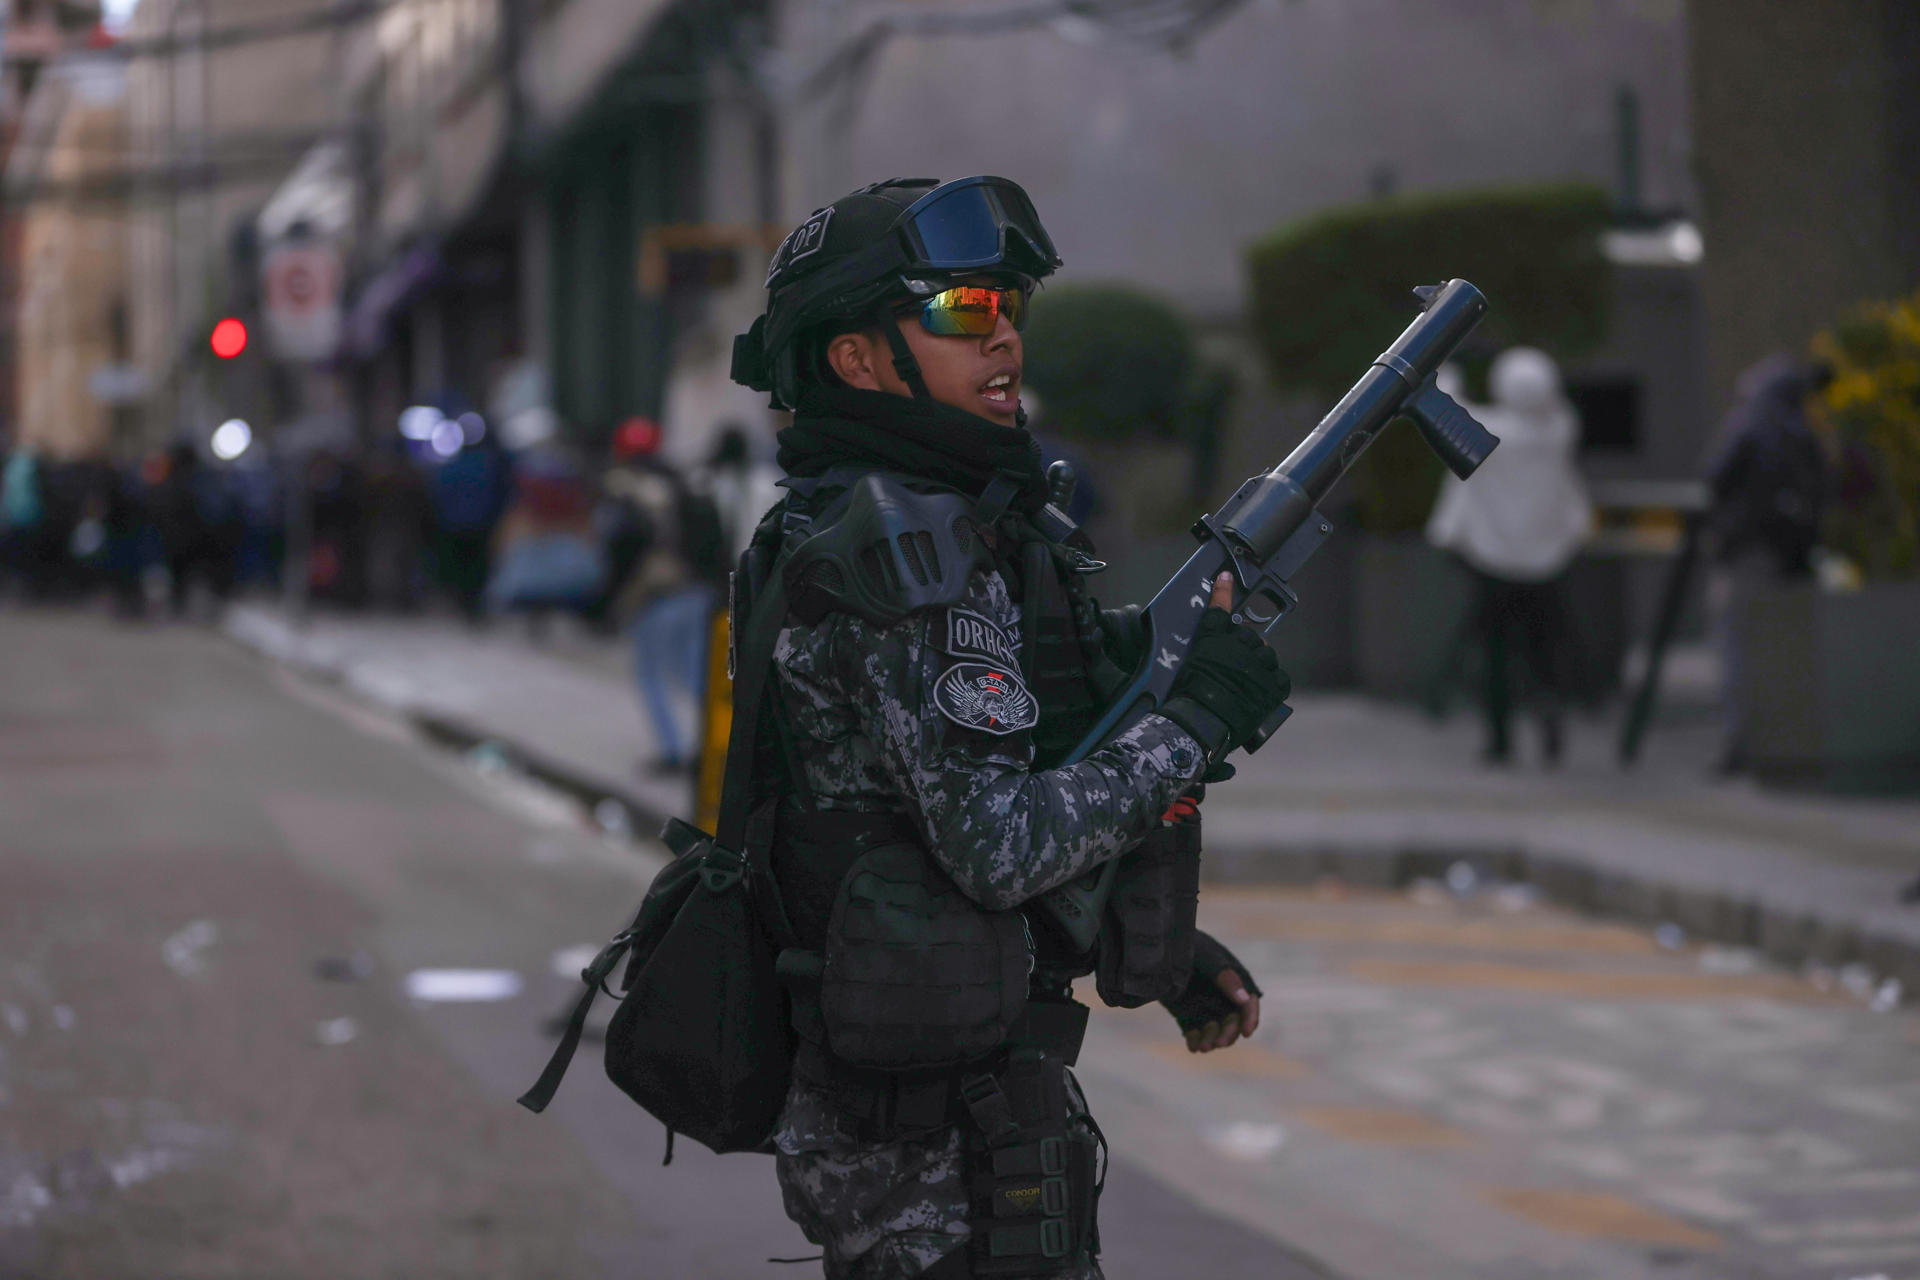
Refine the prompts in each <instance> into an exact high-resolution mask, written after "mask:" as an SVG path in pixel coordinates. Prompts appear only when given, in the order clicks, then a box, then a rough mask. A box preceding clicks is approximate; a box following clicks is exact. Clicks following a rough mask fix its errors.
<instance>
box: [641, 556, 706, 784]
mask: <svg viewBox="0 0 1920 1280" xmlns="http://www.w3.org/2000/svg"><path fill="white" fill-rule="evenodd" d="M716 594H717V593H716V592H715V591H714V589H713V588H712V587H710V586H691V587H682V588H680V589H679V590H677V591H672V592H669V593H667V594H666V595H662V596H657V597H655V598H654V599H653V600H651V601H649V602H648V603H647V605H646V607H644V608H643V609H641V610H640V615H639V617H637V618H635V619H634V620H633V675H634V680H635V681H636V682H637V683H638V684H639V686H640V698H641V701H642V702H644V703H645V704H646V708H647V713H648V715H650V716H651V717H652V718H653V731H654V736H655V738H656V739H657V740H658V742H659V744H660V758H661V760H663V761H664V762H666V763H669V764H676V765H684V764H688V763H691V761H692V759H693V751H694V748H695V745H696V744H694V743H693V742H692V741H691V739H692V738H693V736H694V731H693V730H692V729H686V730H683V729H682V728H681V727H680V723H679V715H678V712H677V710H676V709H675V707H674V705H673V696H672V694H671V692H670V690H671V689H673V688H679V689H684V690H686V692H687V693H688V694H690V695H692V697H693V702H694V705H695V706H696V707H698V706H699V705H700V701H701V699H702V698H703V697H705V695H706V691H707V641H708V637H709V635H710V633H711V631H712V622H713V604H714V598H715V596H716ZM696 714H697V713H696Z"/></svg>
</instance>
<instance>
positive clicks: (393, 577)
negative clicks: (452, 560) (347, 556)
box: [367, 440, 433, 613]
mask: <svg viewBox="0 0 1920 1280" xmlns="http://www.w3.org/2000/svg"><path fill="white" fill-rule="evenodd" d="M432 531H433V501H432V499H431V498H430V497H429V496H428V493H427V481H426V477H425V476H423V475H422V474H421V473H420V468H419V467H418V466H417V465H416V464H415V463H414V461H413V459H412V458H410V457H408V456H407V452H406V450H405V449H404V448H402V447H401V444H400V442H399V441H398V440H388V441H386V442H384V443H383V444H382V445H380V446H378V447H376V448H375V449H374V450H373V453H372V456H371V457H370V458H369V459H368V461H367V590H368V593H369V595H370V596H371V598H372V601H373V603H374V605H375V606H376V607H379V608H385V609H392V610H395V611H397V612H400V613H411V612H413V611H414V610H415V609H416V608H418V607H419V604H420V586H421V576H422V563H423V559H424V552H425V547H426V543H427V539H428V537H430V536H431V534H432Z"/></svg>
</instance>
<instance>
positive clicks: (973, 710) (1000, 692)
mask: <svg viewBox="0 0 1920 1280" xmlns="http://www.w3.org/2000/svg"><path fill="white" fill-rule="evenodd" d="M933 704H934V705H935V706H936V707H939V708H940V714H941V715H943V716H945V717H946V718H947V719H949V720H951V721H953V722H954V723H955V724H958V725H964V726H966V727H967V728H969V729H980V730H983V731H984V732H987V733H997V734H1003V735H1004V734H1009V733H1018V732H1020V731H1021V730H1022V729H1031V728H1033V726H1034V725H1036V724H1038V723H1039V722H1040V707H1039V704H1038V703H1036V702H1035V701H1034V700H1033V695H1032V694H1031V693H1028V692H1027V686H1025V685H1024V684H1021V683H1020V677H1019V675H1018V674H1017V673H1015V672H1014V671H1012V670H1011V669H1009V668H1008V667H1004V666H989V665H988V664H986V663H984V662H959V663H955V664H954V665H953V666H951V667H948V668H947V669H946V670H945V671H944V672H942V673H941V676H940V678H939V679H938V680H936V681H934V683H933Z"/></svg>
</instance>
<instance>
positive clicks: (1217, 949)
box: [1160, 929, 1261, 1053]
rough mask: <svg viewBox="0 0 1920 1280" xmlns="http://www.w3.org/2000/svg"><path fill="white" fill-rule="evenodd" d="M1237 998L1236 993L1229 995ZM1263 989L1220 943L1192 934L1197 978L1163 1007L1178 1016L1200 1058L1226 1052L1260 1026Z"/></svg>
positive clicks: (1195, 933)
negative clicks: (1221, 1050) (1236, 1041)
mask: <svg viewBox="0 0 1920 1280" xmlns="http://www.w3.org/2000/svg"><path fill="white" fill-rule="evenodd" d="M1230 993H1237V994H1230ZM1260 995H1261V991H1260V986H1259V984H1258V983H1256V982H1255V981H1254V980H1253V975H1252V974H1251V973H1249V972H1247V967H1246V966H1245V965H1243V964H1241V963H1240V961H1239V960H1238V959H1236V958H1235V957H1234V954H1233V952H1231V951H1229V950H1227V949H1226V947H1224V946H1222V945H1221V944H1220V942H1219V940H1218V939H1216V938H1214V937H1212V936H1211V935H1209V934H1205V933H1202V932H1200V931H1199V930H1198V929H1196V930H1194V933H1193V978H1192V980H1191V981H1190V982H1188V983H1187V987H1186V990H1184V991H1182V992H1180V994H1178V995H1174V996H1168V997H1167V998H1166V999H1164V1000H1162V1001H1161V1002H1160V1003H1161V1004H1164V1005H1165V1006H1166V1007H1167V1011H1168V1012H1169V1013H1171V1014H1173V1018H1174V1021H1175V1022H1178V1023H1179V1024H1180V1030H1181V1032H1182V1033H1184V1034H1185V1036H1186V1038H1187V1048H1188V1049H1191V1050H1192V1051H1194V1052H1195V1053H1205V1052H1207V1050H1209V1049H1224V1048H1226V1047H1227V1046H1228V1045H1230V1044H1232V1043H1233V1042H1234V1041H1235V1040H1238V1039H1240V1038H1241V1037H1242V1036H1250V1035H1252V1034H1253V1032H1254V1029H1255V1028H1256V1027H1258V1026H1259V1025H1260Z"/></svg>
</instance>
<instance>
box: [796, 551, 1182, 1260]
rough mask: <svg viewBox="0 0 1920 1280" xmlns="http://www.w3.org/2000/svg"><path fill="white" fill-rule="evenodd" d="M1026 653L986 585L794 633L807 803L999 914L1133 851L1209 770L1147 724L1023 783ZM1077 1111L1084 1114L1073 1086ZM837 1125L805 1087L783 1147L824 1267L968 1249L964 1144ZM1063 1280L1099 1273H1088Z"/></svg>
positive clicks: (1163, 722)
mask: <svg viewBox="0 0 1920 1280" xmlns="http://www.w3.org/2000/svg"><path fill="white" fill-rule="evenodd" d="M954 611H959V612H960V614H961V615H962V619H961V621H962V623H963V624H965V626H964V629H957V628H956V622H955V619H954V617H953V616H952V615H953V613H954ZM982 621H984V622H985V623H987V624H990V626H991V628H993V629H996V630H997V633H998V634H997V635H995V634H994V633H993V632H992V631H989V632H986V633H985V639H986V641H987V643H985V644H979V643H975V644H974V645H973V646H972V647H969V646H967V645H965V644H956V643H955V641H954V636H955V635H956V634H965V635H969V636H973V637H974V638H975V639H976V641H977V640H978V639H980V638H981V637H982V632H981V630H980V628H979V626H978V625H977V624H978V623H980V622H982ZM1019 643H1020V614H1019V609H1018V607H1017V606H1016V605H1015V604H1014V603H1013V600H1012V598H1011V597H1010V595H1009V592H1008V589H1007V584H1006V582H1005V580H1004V579H1003V578H1002V576H1001V575H1000V573H999V572H998V571H996V570H991V569H977V570H976V571H975V572H974V574H973V575H972V578H971V580H970V582H969V583H968V589H967V594H966V597H965V599H964V600H963V601H962V602H961V603H960V604H958V605H954V606H950V607H943V608H934V609H928V610H924V611H922V612H920V613H918V614H915V615H913V616H910V617H908V618H907V619H905V620H904V621H902V622H900V623H898V624H896V625H893V626H887V627H881V626H875V625H873V624H871V623H868V622H865V621H862V620H861V619H860V618H858V617H855V616H853V615H851V614H847V613H830V614H828V615H827V616H826V617H824V618H823V619H822V620H821V621H820V622H819V623H817V624H816V625H812V626H807V625H800V624H797V623H796V624H793V625H790V626H788V627H787V628H786V629H785V630H784V631H783V632H782V633H781V636H780V639H779V642H778V645H777V647H776V649H775V656H774V662H775V668H776V677H777V687H778V691H779V696H780V697H781V698H782V699H783V701H784V704H785V707H786V709H787V712H788V719H789V722H790V724H791V726H792V731H793V733H794V735H795V737H796V738H797V739H798V747H799V749H798V751H797V752H796V753H795V755H796V756H797V758H798V759H799V760H800V761H802V762H803V767H804V768H805V770H806V773H807V778H806V781H807V784H808V790H809V791H810V793H811V795H812V797H813V799H814V802H815V803H816V804H817V805H818V806H819V807H820V808H822V809H837V810H853V811H863V812H885V813H898V814H902V815H904V816H905V817H906V818H907V819H908V820H910V821H911V822H912V823H913V824H914V826H915V827H916V828H917V829H918V830H919V831H920V833H921V834H922V836H923V837H924V839H925V841H926V844H927V847H928V849H930V850H931V851H932V855H933V858H934V860H935V861H936V862H937V863H938V864H939V865H940V867H941V868H942V869H943V870H945V871H946V872H947V874H949V875H950V876H952V877H953V879H954V881H955V882H956V883H957V884H958V885H959V886H960V888H961V890H962V891H963V892H965V893H966V894H967V895H968V896H969V897H971V898H973V899H974V900H975V901H977V902H979V903H980V904H981V905H983V906H985V907H987V908H989V909H993V910H1004V909H1009V908H1013V907H1016V906H1018V905H1019V904H1021V903H1023V902H1025V901H1027V900H1028V899H1029V898H1032V897H1034V896H1035V895H1036V894H1040V893H1043V892H1045V891H1046V890H1048V889H1051V888H1053V887H1055V886H1057V885H1060V884H1064V883H1066V882H1067V881H1070V880H1072V879H1073V878H1075V877H1076V876H1078V875H1080V874H1081V873H1082V872H1084V871H1086V870H1088V869H1089V868H1090V867H1093V866H1095V865H1098V864H1099V863H1101V862H1104V861H1106V860H1108V859H1110V858H1112V857H1115V856H1117V855H1118V854H1120V853H1122V852H1124V851H1126V850H1127V849H1129V848H1131V847H1132V846H1133V845H1135V844H1137V843H1138V842H1139V841H1140V839H1141V838H1142V837H1144V836H1145V835H1146V834H1147V832H1148V831H1149V830H1150V829H1152V827H1153V826H1154V824H1155V823H1156V822H1157V821H1158V817H1159V815H1160V814H1161V812H1162V811H1164V810H1165V809H1166V807H1167V806H1168V805H1169V804H1171V803H1172V802H1173V801H1174V800H1175V799H1176V798H1177V797H1178V796H1179V795H1180V794H1181V793H1183V792H1184V791H1186V790H1187V789H1188V788H1189V787H1190V786H1191V785H1192V784H1193V783H1194V782H1195V781H1197V779H1198V777H1199V775H1200V773H1201V771H1202V770H1203V769H1204V767H1205V759H1204V754H1203V752H1202V751H1201V749H1200V746H1199V744H1198V743H1196V742H1195V741H1194V739H1193V738H1192V737H1191V736H1189V735H1188V734H1187V733H1186V731H1185V730H1183V729H1181V728H1180V727H1179V726H1177V725H1175V724H1174V723H1173V722H1172V721H1170V720H1167V719H1164V718H1163V717H1161V716H1158V715H1147V716H1144V717H1142V718H1141V719H1140V720H1139V721H1138V722H1137V723H1135V724H1134V725H1133V726H1132V727H1130V728H1129V729H1127V730H1126V731H1125V732H1124V733H1122V734H1121V735H1119V737H1118V738H1116V739H1115V740H1114V741H1113V742H1112V743H1111V744H1109V745H1107V746H1105V747H1103V748H1101V749H1100V750H1099V751H1096V752H1094V753H1093V754H1092V755H1090V756H1089V757H1087V759H1085V760H1084V761H1081V762H1080V763H1078V764H1075V765H1071V766H1068V767H1065V768H1060V769H1049V770H1042V771H1030V770H1031V768H1032V761H1033V746H1032V743H1031V741H1030V734H1029V732H1028V731H1029V730H1030V729H1031V728H1032V725H1033V721H1034V714H1033V713H1034V710H1035V708H1033V706H1032V698H1031V696H1030V695H1028V694H1027V693H1026V690H1025V688H1024V686H1023V685H1022V683H1021V680H1020V676H1019V674H1018V668H1017V667H1009V666H1008V665H1007V664H1002V663H996V662H993V661H992V657H993V654H991V653H989V652H986V650H990V649H999V650H1001V651H1002V652H1006V651H1013V652H1017V650H1018V647H1019ZM956 668H962V669H960V670H956ZM989 668H991V669H989ZM976 669H977V670H978V672H979V674H978V675H977V676H976V675H975V671H976ZM956 676H959V677H967V678H970V679H971V680H972V682H973V683H974V684H976V685H981V686H982V687H987V686H989V685H990V686H991V690H992V692H993V697H992V698H991V699H990V700H989V701H988V702H986V703H983V701H982V700H981V699H980V698H979V697H977V696H973V695H970V694H967V693H966V692H965V691H964V690H963V692H962V695H961V696H960V697H958V698H956V696H955V695H954V686H955V683H956V681H955V679H954V677H956ZM942 677H948V679H947V681H946V682H945V683H944V684H943V683H942ZM1022 699H1024V702H1023V701H1022ZM1072 1094H1073V1099H1074V1106H1075V1109H1076V1111H1077V1113H1078V1114H1084V1113H1085V1104H1084V1100H1083V1099H1081V1098H1080V1095H1079V1090H1078V1087H1077V1086H1073V1088H1072ZM843 1120H844V1117H842V1116H841V1115H840V1114H839V1113H838V1112H837V1109H836V1107H835V1104H834V1102H833V1101H832V1099H830V1098H829V1097H828V1096H826V1095H825V1094H823V1093H821V1092H819V1091H818V1090H816V1089H813V1088H811V1087H809V1086H807V1085H806V1084H803V1083H796V1084H795V1085H794V1087H793V1089H792V1091H791V1093H790V1094H789V1095H788V1098H787V1104H786V1109H785V1111H784V1113H783V1115H782V1119H781V1124H780V1127H779V1129H778V1130H777V1132H776V1133H775V1136H774V1145H775V1147H776V1148H777V1153H778V1154H777V1164H778V1173H779V1180H780V1187H781V1192H782V1195H783V1197H784V1200H785V1203H786V1208H787V1213H788V1215H789V1216H790V1217H792V1218H793V1219H794V1220H795V1221H796V1222H798V1223H799V1224H800V1225H801V1227H802V1229H803V1230H804V1231H805V1232H806V1234H807V1237H808V1238H809V1239H810V1240H813V1241H814V1242H815V1243H817V1244H820V1245H821V1246H823V1247H824V1249H825V1250H826V1262H827V1274H828V1275H829V1276H834V1277H860V1278H862V1280H865V1278H868V1277H874V1278H877V1277H882V1276H913V1275H918V1274H919V1273H920V1272H921V1271H923V1270H924V1269H926V1268H927V1267H928V1266H930V1265H932V1264H933V1263H935V1262H936V1261H938V1260H939V1259H940V1258H941V1257H942V1256H944V1255H946V1254H948V1253H950V1252H952V1251H953V1250H954V1249H955V1248H956V1247H958V1246H960V1245H962V1244H964V1243H965V1241H966V1240H967V1238H968V1236H969V1234H970V1230H969V1227H968V1225H967V1218H968V1208H969V1207H968V1195H967V1184H966V1179H965V1176H964V1168H963V1165H964V1151H965V1134H964V1133H963V1131H962V1129H961V1128H960V1127H958V1126H953V1127H948V1128H943V1129H936V1130H933V1131H931V1132H929V1133H925V1134H922V1135H919V1136H915V1137H910V1138H900V1139H897V1140H894V1141H891V1142H888V1143H885V1144H874V1143H866V1142H860V1141H858V1140H856V1139H854V1138H853V1137H851V1136H850V1134H851V1132H852V1130H851V1127H850V1126H849V1125H846V1124H844V1123H843ZM1061 1274H1062V1275H1071V1276H1077V1277H1098V1276H1099V1275H1100V1270H1099V1267H1098V1265H1097V1264H1096V1263H1089V1264H1088V1265H1087V1266H1086V1267H1085V1268H1084V1269H1082V1270H1078V1271H1074V1272H1071V1273H1068V1272H1063V1273H1061Z"/></svg>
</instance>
